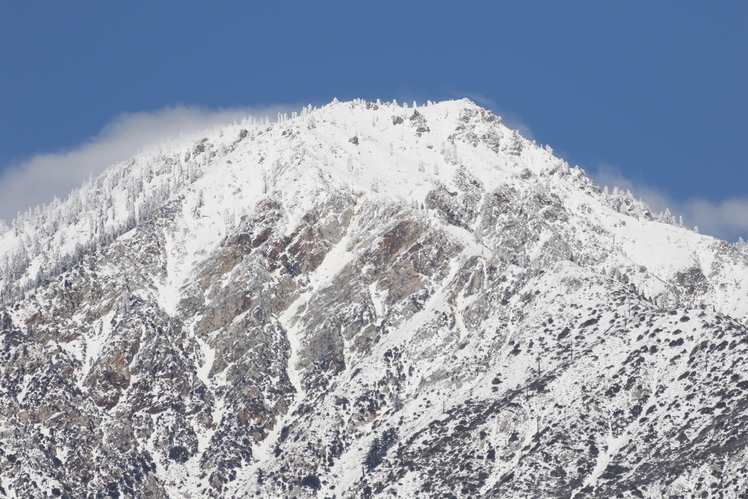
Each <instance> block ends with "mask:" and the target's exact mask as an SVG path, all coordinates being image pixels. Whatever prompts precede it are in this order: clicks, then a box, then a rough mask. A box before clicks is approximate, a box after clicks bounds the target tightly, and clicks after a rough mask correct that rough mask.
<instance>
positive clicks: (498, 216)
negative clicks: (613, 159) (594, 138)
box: [0, 100, 748, 498]
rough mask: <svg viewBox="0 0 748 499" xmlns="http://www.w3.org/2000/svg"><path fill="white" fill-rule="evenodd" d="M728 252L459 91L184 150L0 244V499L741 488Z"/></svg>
mask: <svg viewBox="0 0 748 499" xmlns="http://www.w3.org/2000/svg"><path fill="white" fill-rule="evenodd" d="M746 253H747V250H746V248H745V245H744V244H735V245H730V244H728V243H726V242H724V241H719V240H716V239H714V238H712V237H709V236H704V235H700V234H698V233H697V232H695V231H693V230H690V229H688V228H685V227H682V226H681V225H679V224H677V223H676V221H675V219H674V218H673V217H672V216H670V214H669V213H665V214H654V213H652V212H651V211H650V209H649V208H648V207H647V206H646V205H645V204H644V203H642V202H640V201H637V200H636V199H634V198H633V197H632V196H631V194H630V193H628V192H620V191H618V190H617V189H614V190H613V191H612V192H608V190H607V188H606V189H604V190H601V189H600V188H599V187H598V186H596V185H595V184H594V183H593V182H592V181H591V180H590V179H589V178H587V177H586V176H585V174H584V171H582V170H581V169H579V168H570V167H569V165H568V164H567V163H566V162H565V161H563V160H561V159H559V158H557V157H555V156H554V155H553V151H552V150H551V148H550V147H547V146H546V147H541V146H539V145H537V144H535V143H534V142H532V141H528V140H527V139H525V138H523V137H522V136H521V135H520V134H519V133H518V132H517V131H514V130H511V129H509V128H507V127H506V126H504V125H503V124H502V123H501V119H500V118H499V117H498V116H495V115H494V114H492V113H491V112H490V111H487V110H485V109H482V108H481V107H479V106H477V105H475V104H474V103H472V102H471V101H469V100H459V101H448V102H441V103H430V102H429V103H427V104H425V105H420V106H419V105H416V104H415V103H413V105H410V106H409V105H398V104H397V103H382V102H376V103H373V102H365V101H362V100H356V101H352V102H337V101H334V102H333V103H332V104H329V105H327V106H324V107H321V108H316V109H315V108H312V107H311V106H310V107H308V108H304V109H302V110H301V111H300V112H299V113H293V114H292V115H291V116H287V115H279V116H278V119H277V121H275V122H272V123H271V122H270V121H269V120H260V121H257V120H256V119H252V118H248V119H247V120H244V121H243V122H241V123H236V124H234V125H228V126H224V127H217V128H214V129H212V130H209V131H203V132H200V133H195V134H190V135H189V136H183V137H181V138H180V139H178V140H174V141H171V142H168V143H163V144H161V145H158V146H155V147H153V148H150V149H148V150H146V151H145V152H143V153H141V154H139V155H137V156H135V157H133V158H131V159H130V160H128V161H125V162H123V163H120V164H117V165H113V166H111V167H110V168H109V169H108V170H106V171H105V172H104V173H103V174H102V175H100V176H98V177H96V178H93V179H91V180H90V181H89V182H87V183H86V184H84V185H83V186H82V187H81V188H80V189H77V190H76V191H74V192H73V193H71V195H70V196H69V198H68V199H67V200H65V201H60V200H55V201H54V202H52V203H51V204H50V205H48V206H45V207H43V208H38V209H35V210H31V211H29V212H27V213H25V214H23V215H22V216H20V217H19V218H18V219H16V220H15V221H13V224H12V228H6V229H5V230H4V231H3V233H2V234H0V303H2V305H0V352H2V364H1V369H2V372H1V373H0V374H1V375H2V383H1V384H0V389H1V390H2V392H1V393H0V401H1V402H2V403H1V404H0V411H1V412H0V414H2V416H1V417H2V419H1V421H2V432H0V460H1V461H2V465H0V486H2V490H1V491H0V492H4V493H5V494H6V495H8V496H9V497H59V496H62V497H164V498H176V497H227V498H228V497H234V496H237V497H239V496H241V497H253V496H257V497H320V498H322V497H329V498H332V497H336V498H347V497H365V498H373V497H443V498H447V497H517V498H520V497H615V496H619V497H652V498H654V497H687V496H690V495H692V494H693V495H698V496H700V497H711V496H713V497H717V496H718V495H720V494H724V496H725V497H743V496H744V495H741V494H746V493H748V481H747V479H746V477H748V470H747V469H746V466H748V455H747V454H746V442H747V441H748V434H746V433H745V432H744V431H742V428H743V427H744V425H745V424H746V422H747V421H746V418H747V416H748V414H747V413H746V407H747V406H748V367H747V366H746V360H745V359H746V351H747V350H748V330H747V328H746V321H747V320H748V300H745V298H744V297H745V291H744V290H742V286H743V285H746V277H748V261H747V260H746Z"/></svg>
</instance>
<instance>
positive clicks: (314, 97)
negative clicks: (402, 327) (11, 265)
mask: <svg viewBox="0 0 748 499" xmlns="http://www.w3.org/2000/svg"><path fill="white" fill-rule="evenodd" d="M746 26H748V4H747V3H746V2H742V1H729V2H720V1H715V2H709V3H707V2H695V1H694V2H692V1H657V2H652V1H651V0H650V1H648V2H642V1H637V0H633V1H629V2H603V1H594V2H593V1H570V2H558V1H555V2H551V1H532V0H530V1H524V2H518V1H511V2H505V1H497V0H494V1H490V2H489V1H473V2H460V3H458V2H440V1H431V2H425V1H424V2H390V1H380V2H351V1H348V2H337V1H336V2H332V1H317V2H308V1H307V2H301V1H282V2H232V1H223V2H205V1H189V0H187V1H181V2H172V1H167V0H163V1H159V2H141V1H130V2H121V1H111V2H90V1H71V2H56V1H55V2H53V1H36V2H3V3H2V5H0V218H5V219H6V220H7V221H8V222H10V220H9V219H10V218H12V214H13V213H16V212H17V211H18V210H25V209H26V208H27V207H28V206H27V205H28V204H29V203H33V204H36V203H41V202H46V201H48V200H49V199H50V198H51V195H52V194H56V195H58V196H64V195H65V194H66V193H67V192H68V191H69V189H70V187H72V186H74V185H77V184H79V183H80V181H81V179H82V178H87V177H88V176H89V173H90V172H91V171H94V172H98V171H100V170H101V169H103V167H105V166H107V165H108V162H112V161H115V160H117V159H121V158H119V157H118V155H119V156H121V155H130V154H132V153H133V152H136V151H137V149H139V148H140V147H142V145H143V141H146V140H147V136H148V134H146V133H145V132H148V133H149V134H151V136H155V135H158V133H169V134H171V135H174V133H175V130H177V129H178V128H179V127H180V126H183V127H184V126H189V127H196V126H198V125H199V124H201V123H213V122H215V121H216V120H218V121H220V120H222V119H229V118H231V117H232V116H233V115H234V114H235V113H240V114H241V113H244V112H251V111H255V112H258V111H259V112H262V111H263V110H266V109H270V110H273V109H274V108H275V107H276V106H280V107H284V108H285V107H288V108H291V109H296V108H300V107H301V106H302V105H306V104H309V103H312V104H315V105H321V104H325V103H327V102H329V101H331V100H332V99H333V97H337V98H338V99H340V100H347V99H352V98H357V97H361V98H365V99H368V100H376V99H377V98H379V99H382V100H392V99H397V100H398V101H403V100H404V101H412V100H416V101H419V102H423V101H425V100H427V99H429V100H442V99H451V98H460V97H464V96H467V97H470V98H473V99H474V100H475V101H476V102H478V103H479V104H481V105H484V106H485V107H489V108H491V109H492V110H494V111H495V112H497V113H498V114H501V115H502V116H503V117H504V118H505V123H507V124H510V125H514V127H519V128H520V129H521V130H522V131H524V132H525V133H529V134H531V135H532V138H534V139H536V140H537V141H538V142H540V143H542V144H550V145H551V147H553V149H554V150H555V151H556V153H557V154H559V155H561V156H562V157H564V158H565V159H566V160H567V161H569V162H570V163H571V164H572V165H575V164H578V165H580V166H581V167H582V168H584V169H585V170H587V172H588V174H590V175H591V176H593V177H594V178H596V179H597V180H599V181H600V182H601V183H607V184H609V185H611V187H612V185H613V184H614V183H615V184H618V185H619V186H620V187H624V188H630V189H631V190H632V191H633V192H634V194H635V195H637V196H640V197H644V198H645V200H647V201H649V202H650V203H651V204H652V205H654V207H655V208H656V209H664V207H665V206H668V207H670V209H671V211H673V212H675V213H676V214H682V215H683V216H684V218H685V222H686V224H687V225H691V226H692V225H694V224H698V225H699V226H700V230H701V232H704V233H709V234H714V235H717V236H720V237H724V238H728V239H730V240H735V239H737V237H739V236H742V237H743V238H745V239H748V159H746V154H745V151H744V150H745V148H746V145H748V97H747V96H746V89H748V30H747V29H746ZM232 113H234V114H232ZM112 144H115V145H114V146H112ZM128 148H129V149H128ZM131 149H132V150H131ZM91 150H94V152H95V153H93V155H92V154H89V153H90V151H91ZM87 154H88V155H87ZM103 163H107V164H103ZM34 165H36V166H34ZM39 165H43V166H39ZM97 165H98V166H97ZM34 168H36V170H34V171H35V172H36V173H35V174H34V175H36V177H34V175H31V174H29V175H30V177H29V178H38V177H45V178H52V179H54V182H53V185H52V186H51V187H49V188H45V187H42V186H41V180H39V183H34V187H33V189H31V190H30V191H28V192H25V191H23V189H21V188H18V187H17V186H18V185H21V184H20V183H19V182H22V181H27V183H28V179H27V178H26V177H24V175H26V173H25V172H28V171H32V170H33V169H34ZM27 177H28V175H27ZM3 188H5V190H3ZM9 192H13V193H21V192H24V194H23V195H22V196H21V195H17V196H15V197H18V198H19V199H15V197H14V196H13V195H11V194H9ZM2 198H4V200H3V199H2ZM16 205H18V206H17V208H16ZM9 213H10V214H11V215H8V214H9Z"/></svg>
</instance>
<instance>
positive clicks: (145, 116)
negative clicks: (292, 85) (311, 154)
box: [0, 106, 301, 223]
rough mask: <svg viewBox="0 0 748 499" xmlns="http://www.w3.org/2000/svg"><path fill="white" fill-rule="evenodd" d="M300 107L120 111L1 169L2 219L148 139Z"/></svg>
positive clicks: (63, 190) (66, 188)
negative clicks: (80, 136) (67, 143)
mask: <svg viewBox="0 0 748 499" xmlns="http://www.w3.org/2000/svg"><path fill="white" fill-rule="evenodd" d="M300 109H301V106H298V108H297V107H293V108H290V107H289V106H283V107H281V106H276V107H266V108H235V109H219V110H212V109H207V108H202V107H189V106H176V107H169V108H165V109H161V110H159V111H155V112H152V113H147V112H139V113H125V114H121V115H119V116H117V117H116V118H114V119H113V120H112V121H111V122H110V123H109V124H107V125H106V126H105V127H104V128H103V129H102V130H101V132H99V133H98V134H97V135H96V136H95V137H92V138H90V139H89V140H87V141H85V142H84V143H83V144H81V145H79V146H78V147H75V148H73V149H70V150H67V151H62V152H55V153H45V154H38V155H36V156H33V157H31V158H28V159H27V160H24V161H22V162H21V163H19V164H17V165H14V166H12V167H10V168H7V169H6V170H5V171H3V172H2V173H1V174H0V220H5V221H6V222H8V223H10V221H11V220H13V219H14V218H16V216H17V214H18V213H19V212H25V211H26V210H27V209H29V208H33V207H34V206H37V205H42V204H48V203H49V202H51V201H52V199H53V198H54V196H57V197H59V198H63V199H64V198H66V197H67V195H68V194H69V193H70V191H72V190H73V189H74V188H76V187H78V186H80V185H81V184H82V183H83V182H84V181H85V180H86V179H88V178H89V176H90V175H94V176H95V175H98V174H99V173H101V172H102V171H104V170H105V169H106V168H107V167H108V166H110V165H112V164H115V163H117V162H119V161H123V160H125V159H127V158H129V157H131V156H133V155H135V154H137V153H138V152H139V151H140V150H142V149H143V148H144V147H145V146H147V145H149V144H154V143H159V142H162V141H164V140H168V139H169V138H177V137H178V136H179V135H180V134H181V133H185V132H193V131H199V130H203V129H206V128H210V127H213V126H215V125H220V124H228V123H232V122H233V121H234V120H240V119H242V118H245V117H247V116H250V115H253V116H256V117H259V118H264V117H265V116H268V117H270V119H271V120H275V118H276V117H277V113H279V112H290V111H291V110H293V111H297V110H300Z"/></svg>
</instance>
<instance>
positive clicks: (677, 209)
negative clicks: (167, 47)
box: [590, 165, 748, 241]
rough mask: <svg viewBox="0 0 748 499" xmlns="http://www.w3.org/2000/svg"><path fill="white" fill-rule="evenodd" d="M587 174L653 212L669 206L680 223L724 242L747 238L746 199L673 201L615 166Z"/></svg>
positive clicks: (600, 168)
mask: <svg viewBox="0 0 748 499" xmlns="http://www.w3.org/2000/svg"><path fill="white" fill-rule="evenodd" d="M590 176H591V177H592V179H593V180H594V181H595V182H596V183H597V184H598V185H599V186H601V187H604V186H608V187H609V188H613V187H618V188H619V189H627V190H629V191H631V193H632V194H633V195H634V197H636V198H639V199H641V200H643V201H644V202H645V203H647V204H648V205H649V207H650V208H652V210H653V211H654V212H655V213H660V212H663V211H665V209H669V210H670V213H672V214H673V215H675V216H676V217H679V216H682V217H683V223H684V225H686V226H687V227H694V226H697V227H698V228H699V232H701V233H702V234H708V235H710V236H714V237H717V238H719V239H724V240H727V241H736V240H737V239H738V238H739V237H742V238H743V239H748V199H740V198H730V199H726V200H723V201H720V202H717V203H715V202H711V201H707V200H705V199H702V198H692V199H688V200H686V201H677V200H675V199H674V198H673V197H672V196H671V195H670V194H668V193H667V192H665V191H662V190H660V189H658V188H656V187H653V186H650V185H647V184H645V183H644V182H640V181H637V180H631V179H629V178H627V177H625V176H624V175H623V174H622V173H621V171H620V170H619V169H617V168H614V167H611V166H608V165H601V166H600V167H599V168H598V170H597V172H595V173H592V174H591V175H590Z"/></svg>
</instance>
